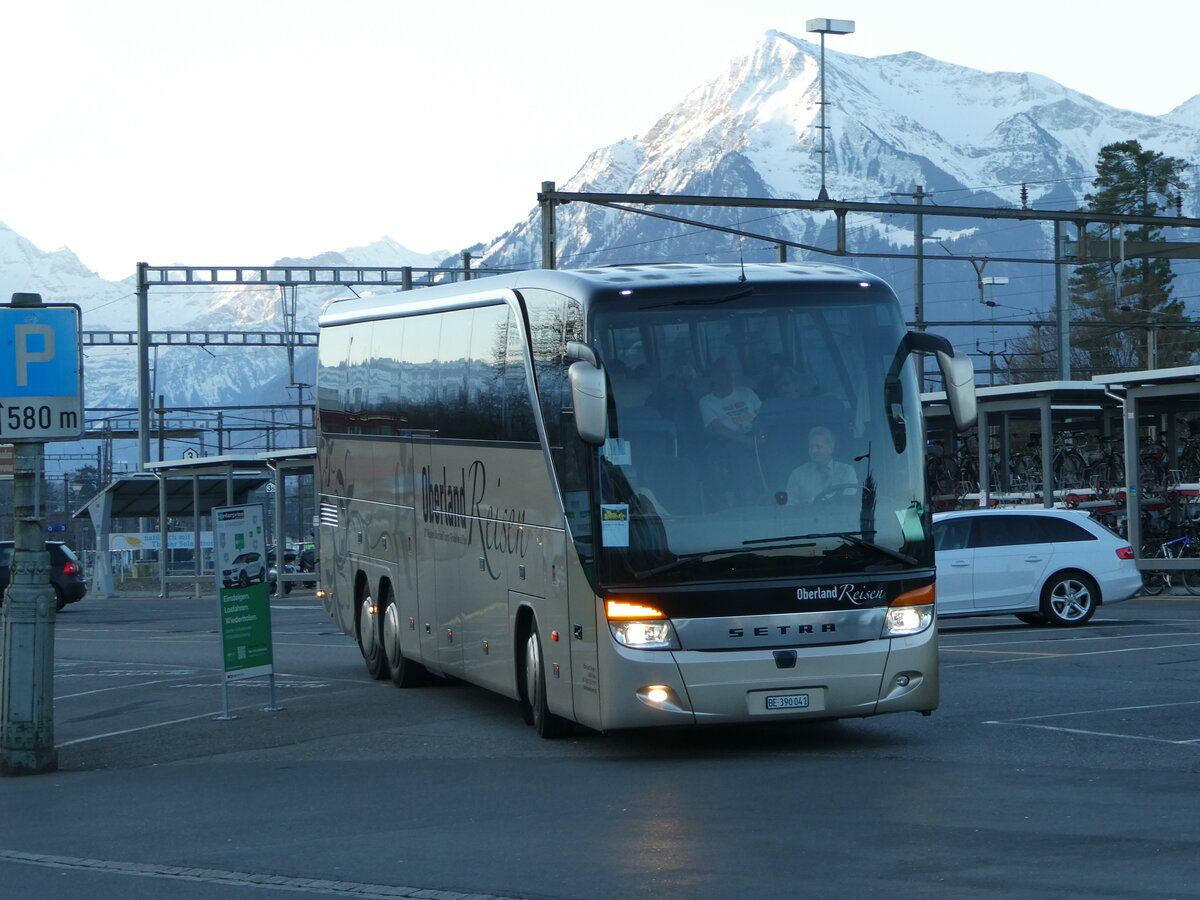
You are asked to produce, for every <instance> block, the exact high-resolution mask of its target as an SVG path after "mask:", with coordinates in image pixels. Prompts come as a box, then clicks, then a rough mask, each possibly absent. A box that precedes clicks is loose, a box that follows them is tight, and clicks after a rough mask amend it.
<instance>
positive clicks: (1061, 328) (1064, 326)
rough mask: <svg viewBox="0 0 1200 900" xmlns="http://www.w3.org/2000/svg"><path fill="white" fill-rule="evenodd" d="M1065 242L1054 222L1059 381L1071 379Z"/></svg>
mask: <svg viewBox="0 0 1200 900" xmlns="http://www.w3.org/2000/svg"><path fill="white" fill-rule="evenodd" d="M1066 243H1067V237H1066V235H1065V234H1063V233H1062V223H1061V222H1055V223H1054V256H1055V258H1056V259H1057V260H1058V261H1059V264H1058V265H1057V266H1055V267H1054V324H1055V327H1056V328H1057V329H1058V380H1059V381H1070V380H1071V309H1070V297H1069V296H1068V292H1067V266H1066V262H1065V261H1066V256H1067V254H1066ZM1038 349H1039V350H1040V349H1041V348H1040V347H1039V348H1038Z"/></svg>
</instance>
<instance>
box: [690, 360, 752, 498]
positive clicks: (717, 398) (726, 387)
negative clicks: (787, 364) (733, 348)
mask: <svg viewBox="0 0 1200 900" xmlns="http://www.w3.org/2000/svg"><path fill="white" fill-rule="evenodd" d="M712 385H713V389H712V391H711V392H710V393H708V394H705V395H704V396H703V397H701V398H700V417H701V419H702V420H703V423H704V430H705V433H706V434H707V435H708V437H709V441H708V451H709V457H710V459H709V463H710V467H715V470H716V471H715V472H713V474H714V475H715V476H717V477H718V478H719V479H721V481H722V484H723V485H724V486H725V489H726V491H727V493H729V494H732V496H731V497H727V501H732V500H742V501H746V500H751V499H752V498H753V496H754V495H755V494H756V493H760V492H763V491H765V484H764V483H763V478H762V469H761V467H760V464H759V459H758V436H757V434H756V433H755V428H754V419H755V417H756V416H757V415H758V411H759V410H760V409H761V408H762V401H761V400H759V399H758V395H757V394H755V393H754V391H752V390H751V389H750V388H748V387H741V386H739V385H737V384H735V383H734V380H733V363H732V362H731V361H730V360H729V359H728V358H727V357H721V358H720V359H718V360H717V361H716V362H714V363H713V366H712Z"/></svg>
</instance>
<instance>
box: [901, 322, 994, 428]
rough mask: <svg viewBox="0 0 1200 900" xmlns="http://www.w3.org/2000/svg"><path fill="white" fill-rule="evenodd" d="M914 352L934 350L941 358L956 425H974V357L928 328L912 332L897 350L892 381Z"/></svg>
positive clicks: (947, 393)
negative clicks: (906, 357)
mask: <svg viewBox="0 0 1200 900" xmlns="http://www.w3.org/2000/svg"><path fill="white" fill-rule="evenodd" d="M914 351H919V352H921V353H932V354H933V355H934V356H936V357H937V361H938V367H939V368H940V369H941V370H942V378H943V379H944V380H945V382H946V402H948V403H949V404H950V415H951V416H952V417H953V418H954V427H955V428H957V429H958V430H959V431H965V430H966V429H968V428H970V427H971V426H973V425H974V424H975V418H976V410H975V366H974V365H973V364H972V363H971V357H969V356H967V355H966V354H965V353H959V352H958V351H956V350H955V349H954V347H953V346H952V345H951V343H950V342H949V341H948V340H946V339H945V338H944V337H941V336H940V335H936V334H930V333H929V332H927V331H910V332H908V334H906V335H905V336H904V339H903V340H902V341H901V342H900V348H899V350H897V351H896V357H895V359H894V360H893V362H892V371H891V372H890V373H889V381H890V379H891V377H892V376H894V375H896V374H898V373H899V371H900V366H901V365H902V364H903V363H904V357H905V356H907V355H908V354H909V353H912V352H914Z"/></svg>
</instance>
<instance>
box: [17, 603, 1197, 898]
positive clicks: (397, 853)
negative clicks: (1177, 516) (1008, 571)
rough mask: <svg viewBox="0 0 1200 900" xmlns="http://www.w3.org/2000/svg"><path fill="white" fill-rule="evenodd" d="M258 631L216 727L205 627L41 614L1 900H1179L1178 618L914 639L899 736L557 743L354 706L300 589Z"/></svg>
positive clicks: (755, 734)
mask: <svg viewBox="0 0 1200 900" xmlns="http://www.w3.org/2000/svg"><path fill="white" fill-rule="evenodd" d="M272 625H273V633H274V646H275V669H276V673H277V674H276V679H275V680H276V704H277V706H278V707H280V709H277V710H275V711H266V710H265V709H264V708H265V707H267V706H268V705H269V699H270V692H269V687H268V683H267V680H266V679H262V678H259V679H253V680H249V681H245V682H238V683H236V684H234V685H231V686H230V691H229V695H230V696H229V702H230V708H231V712H232V713H233V715H234V716H235V717H234V718H231V719H228V720H224V719H221V718H220V717H221V716H222V713H223V703H222V695H221V690H220V687H219V682H220V677H219V676H220V649H219V642H218V637H217V619H216V609H215V601H213V600H211V599H207V600H204V599H202V600H195V599H188V598H171V599H160V598H157V597H139V598H128V597H127V598H118V599H111V600H100V599H94V598H88V600H85V601H84V602H83V603H80V604H77V605H75V606H73V607H70V608H68V610H67V611H66V612H65V613H64V614H63V615H62V616H61V617H60V619H59V621H58V623H57V627H56V676H55V678H56V684H55V692H56V697H55V707H56V713H55V732H56V745H57V747H58V755H59V771H58V772H56V773H52V774H46V775H39V776H33V777H30V778H23V779H4V780H0V809H3V810H5V811H6V814H5V815H4V816H3V817H0V879H3V883H4V884H6V886H8V885H11V886H12V889H13V890H14V891H15V893H13V894H12V896H33V895H34V894H35V893H39V892H40V893H43V894H47V895H49V896H56V897H71V896H79V897H88V898H97V897H100V898H103V897H114V898H115V897H121V898H123V900H124V898H131V897H157V896H164V895H168V894H169V895H170V896H181V897H190V896H196V897H213V898H224V897H226V896H228V897H234V896H238V897H245V896H247V893H246V892H247V890H250V889H252V888H253V887H254V886H255V885H261V884H262V883H263V882H264V881H271V883H272V884H273V885H274V889H276V890H291V891H298V892H304V893H309V894H312V893H316V894H319V895H322V896H344V895H353V896H365V897H395V896H404V897H412V896H441V897H446V898H451V897H459V896H511V897H533V898H536V897H546V898H548V897H556V898H557V897H578V898H593V897H595V898H600V897H614V896H622V897H655V898H660V897H678V898H691V897H726V896H729V895H730V894H733V893H744V892H746V891H747V890H749V891H750V892H752V893H755V894H766V893H777V894H782V895H789V894H792V895H794V891H795V886H796V884H797V883H798V882H799V881H800V880H803V881H804V883H805V884H806V885H807V886H808V888H807V892H808V895H810V896H832V897H841V896H873V895H881V896H884V895H886V896H889V897H909V896H911V897H928V896H936V897H962V896H973V897H1012V896H1022V897H1037V896H1047V897H1066V896H1070V897H1075V896H1089V897H1130V898H1132V897H1138V898H1142V897H1194V896H1200V819H1198V818H1197V816H1196V802H1195V798H1196V797H1197V796H1200V715H1197V713H1198V712H1200V598H1189V597H1178V598H1172V597H1154V598H1138V599H1135V600H1132V601H1129V602H1126V603H1122V604H1118V605H1115V606H1113V607H1109V608H1102V609H1101V610H1100V611H1099V613H1098V614H1097V616H1096V617H1095V619H1093V621H1092V622H1091V623H1089V624H1088V625H1087V626H1084V627H1082V628H1074V629H1049V628H1037V627H1031V626H1028V625H1025V624H1022V623H1020V622H1018V621H1017V620H1016V619H1015V618H1006V617H997V618H976V619H955V620H951V621H948V622H946V623H943V626H942V636H941V648H942V703H941V707H940V708H939V709H938V711H937V712H936V713H935V714H934V715H933V716H932V717H929V718H922V717H919V716H915V715H903V716H883V717H878V718H873V719H866V720H854V721H849V722H841V723H818V724H809V725H802V726H783V727H776V728H760V729H746V728H740V729H731V728H725V729H701V730H693V729H686V730H677V731H669V732H661V731H660V732H639V733H630V734H613V735H604V736H601V735H596V734H593V733H590V732H582V733H580V734H579V735H578V736H576V737H574V738H571V739H568V740H565V741H540V740H538V739H537V738H536V737H535V736H534V735H533V733H532V731H531V730H530V729H529V728H527V727H526V726H524V725H523V724H522V723H521V721H520V719H519V716H518V714H517V710H516V707H515V704H513V703H512V702H511V701H508V700H505V699H504V698H499V697H496V696H494V695H492V694H489V693H487V692H484V691H481V690H478V689H475V688H473V687H470V686H466V685H448V686H440V687H433V688H422V689H416V690H403V691H402V690H397V689H395V688H394V687H392V686H391V685H390V683H387V682H375V681H371V680H370V679H368V678H367V676H366V674H365V671H364V669H363V665H362V661H361V658H360V656H359V654H358V651H357V648H356V647H355V645H354V643H353V641H352V640H351V639H350V638H348V637H346V636H344V635H342V634H340V633H339V632H337V631H336V630H335V629H334V628H333V626H332V624H331V623H330V622H329V621H328V619H326V618H325V616H324V614H323V612H322V611H321V609H320V607H319V604H318V603H317V601H316V600H315V598H314V597H313V596H312V593H311V592H303V591H296V592H294V593H293V594H292V595H291V596H290V597H287V598H284V599H281V600H278V601H276V602H274V603H273V606H272ZM13 811H22V812H23V813H26V814H25V815H22V816H21V817H20V819H19V820H18V818H17V817H16V816H14V815H13ZM635 835H638V836H640V838H639V840H640V841H649V844H646V845H645V846H641V845H640V844H639V845H638V846H640V847H641V849H638V850H636V851H635V850H633V849H631V844H630V841H631V839H632V838H633V837H634V836H635ZM635 843H636V842H635ZM800 846H802V847H803V851H804V852H803V853H797V852H796V849H797V847H800ZM650 847H653V848H656V849H655V852H649V848H650ZM864 848H867V849H864ZM614 859H618V860H621V863H620V864H619V865H613V864H612V860H614ZM568 873H569V874H568ZM193 891H194V893H192V892H193ZM427 892H433V893H427ZM5 893H6V895H7V894H8V890H7V888H6V891H5ZM250 896H253V894H252V893H251V894H250Z"/></svg>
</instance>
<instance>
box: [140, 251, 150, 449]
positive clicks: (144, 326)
mask: <svg viewBox="0 0 1200 900" xmlns="http://www.w3.org/2000/svg"><path fill="white" fill-rule="evenodd" d="M147 267H148V263H144V262H140V263H138V264H137V387H138V471H139V472H145V471H146V463H148V462H150V285H149V283H148V282H147V281H146V269H147Z"/></svg>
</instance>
